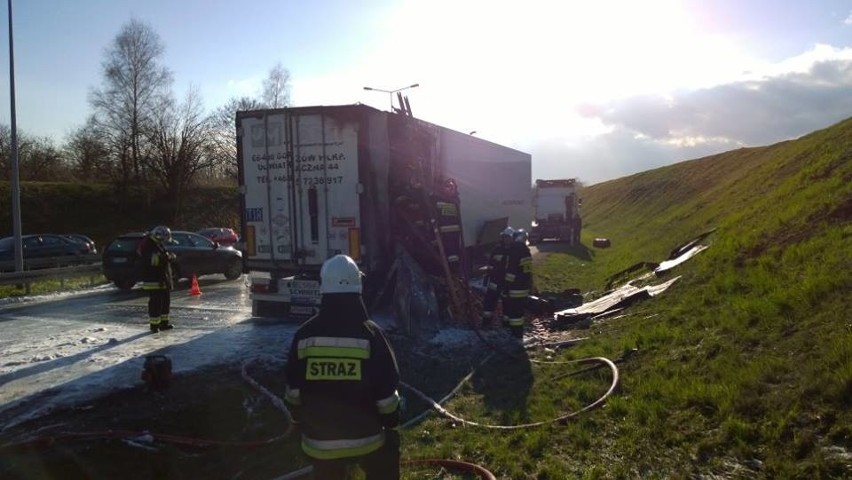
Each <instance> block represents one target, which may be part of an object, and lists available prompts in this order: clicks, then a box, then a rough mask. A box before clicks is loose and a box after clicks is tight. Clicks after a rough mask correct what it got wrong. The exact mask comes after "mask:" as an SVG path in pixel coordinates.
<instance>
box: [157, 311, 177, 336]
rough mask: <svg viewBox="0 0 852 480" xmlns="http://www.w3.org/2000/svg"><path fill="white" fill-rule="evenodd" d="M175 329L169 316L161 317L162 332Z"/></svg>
mask: <svg viewBox="0 0 852 480" xmlns="http://www.w3.org/2000/svg"><path fill="white" fill-rule="evenodd" d="M173 328H175V326H174V325H172V324H171V323H169V316H168V315H161V316H160V331H161V332H162V331H163V330H171V329H173Z"/></svg>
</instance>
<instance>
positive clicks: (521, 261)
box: [505, 242, 532, 298]
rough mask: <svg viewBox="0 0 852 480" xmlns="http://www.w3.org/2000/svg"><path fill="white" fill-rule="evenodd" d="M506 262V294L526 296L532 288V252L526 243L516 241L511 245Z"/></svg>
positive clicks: (515, 296)
mask: <svg viewBox="0 0 852 480" xmlns="http://www.w3.org/2000/svg"><path fill="white" fill-rule="evenodd" d="M508 257H509V260H508V261H507V262H506V276H505V279H506V296H508V297H509V298H526V297H528V296H529V294H530V288H532V253H530V249H529V247H527V246H526V244H524V243H520V242H514V243H512V246H511V247H509V253H508Z"/></svg>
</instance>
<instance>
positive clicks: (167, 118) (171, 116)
mask: <svg viewBox="0 0 852 480" xmlns="http://www.w3.org/2000/svg"><path fill="white" fill-rule="evenodd" d="M209 131H210V128H209V123H208V117H206V116H205V115H204V106H203V105H202V102H201V97H200V96H199V94H198V92H197V91H196V90H195V89H191V90H190V91H189V92H188V93H187V95H186V98H185V99H184V101H183V102H182V103H180V104H178V103H177V102H176V101H175V100H174V98H173V97H172V96H170V95H169V96H161V97H160V98H159V102H158V106H157V110H156V115H155V116H154V118H153V124H152V126H151V128H150V129H148V130H147V135H146V140H147V145H148V151H147V155H146V167H147V168H148V171H149V172H151V174H152V175H153V176H154V177H155V178H156V179H157V180H158V181H159V182H160V184H161V185H162V186H163V187H164V188H165V190H166V192H167V193H168V196H169V198H170V199H171V200H173V201H174V202H175V205H176V208H177V212H176V213H179V212H180V201H181V197H182V194H183V193H184V192H185V191H186V189H187V187H189V185H190V184H191V183H192V180H193V178H194V177H195V175H196V174H197V173H198V172H199V171H201V170H203V169H205V168H208V166H209V162H210V152H211V147H210V142H209Z"/></svg>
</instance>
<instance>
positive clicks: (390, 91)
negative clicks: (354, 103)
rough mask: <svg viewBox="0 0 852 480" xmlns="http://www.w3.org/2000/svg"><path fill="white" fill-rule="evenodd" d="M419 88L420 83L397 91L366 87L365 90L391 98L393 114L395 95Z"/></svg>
mask: <svg viewBox="0 0 852 480" xmlns="http://www.w3.org/2000/svg"><path fill="white" fill-rule="evenodd" d="M419 86H420V84H419V83H415V84H412V85H409V86H407V87H402V88H397V89H396V90H385V89H383V88H373V87H364V90H369V91H371V92H383V93H387V94H388V97H389V98H390V109H391V112H393V94H394V93H397V92H401V91H403V90H408V89H409V88H415V87H419ZM400 108H402V105H400Z"/></svg>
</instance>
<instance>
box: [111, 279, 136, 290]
mask: <svg viewBox="0 0 852 480" xmlns="http://www.w3.org/2000/svg"><path fill="white" fill-rule="evenodd" d="M112 283H114V284H115V286H116V287H118V289H119V290H124V291H125V292H129V291H130V290H131V289H132V288H133V286H134V285H136V280H127V279H122V280H113V282H112Z"/></svg>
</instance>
